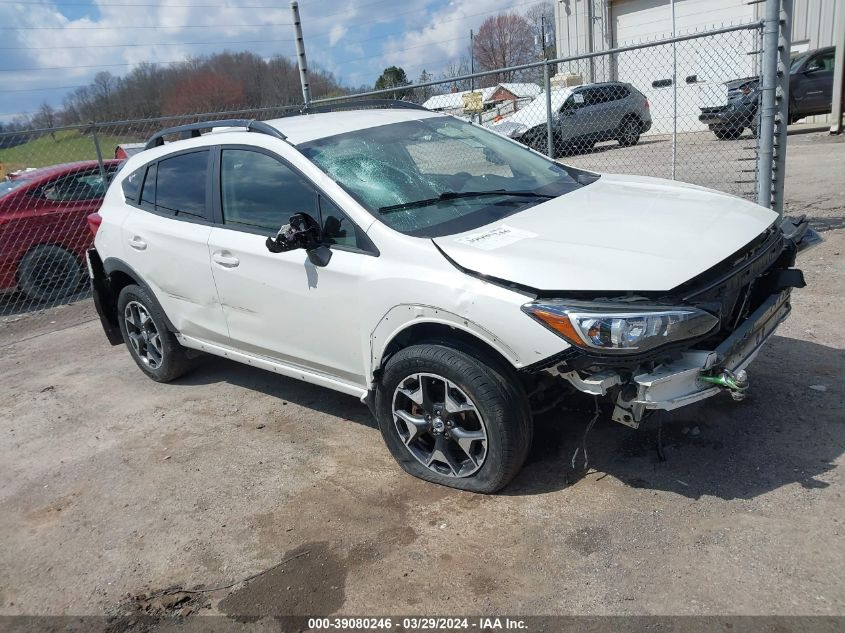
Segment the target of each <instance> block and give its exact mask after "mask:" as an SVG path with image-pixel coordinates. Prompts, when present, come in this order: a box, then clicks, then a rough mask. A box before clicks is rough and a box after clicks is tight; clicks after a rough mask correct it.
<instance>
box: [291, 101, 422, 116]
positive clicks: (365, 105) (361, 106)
mask: <svg viewBox="0 0 845 633" xmlns="http://www.w3.org/2000/svg"><path fill="white" fill-rule="evenodd" d="M377 108H385V109H406V110H425V111H426V112H431V110H429V109H428V108H424V107H422V106H421V105H420V104H418V103H411V102H410V101H399V100H398V99H359V100H357V101H343V102H342V103H330V104H328V105H318V106H316V107H311V106H306V107H304V108H303V109H302V114H317V113H320V112H340V111H343V110H367V109H377Z"/></svg>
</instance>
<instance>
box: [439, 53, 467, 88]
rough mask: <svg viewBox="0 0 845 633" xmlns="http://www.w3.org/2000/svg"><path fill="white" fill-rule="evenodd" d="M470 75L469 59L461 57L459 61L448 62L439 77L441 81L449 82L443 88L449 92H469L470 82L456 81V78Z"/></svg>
mask: <svg viewBox="0 0 845 633" xmlns="http://www.w3.org/2000/svg"><path fill="white" fill-rule="evenodd" d="M469 73H470V64H469V59H467V57H466V56H465V55H462V56H461V57H460V59H457V60H452V61H450V62H449V65H448V66H446V70H444V71H443V74H442V75H441V79H444V80H446V81H449V83H448V84H445V87H446V88H447V90H448V89H451V90H455V91H456V92H457V91H459V90H469V88H470V82H469V81H468V80H466V79H456V77H461V76H463V75H468V74H469Z"/></svg>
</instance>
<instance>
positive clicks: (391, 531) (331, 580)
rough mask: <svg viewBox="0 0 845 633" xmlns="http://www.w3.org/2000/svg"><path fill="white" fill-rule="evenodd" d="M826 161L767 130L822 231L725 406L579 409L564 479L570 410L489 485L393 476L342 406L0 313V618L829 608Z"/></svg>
mask: <svg viewBox="0 0 845 633" xmlns="http://www.w3.org/2000/svg"><path fill="white" fill-rule="evenodd" d="M714 142H715V141H714ZM625 151H626V152H629V151H631V150H625ZM573 162H575V161H573ZM843 173H845V142H843V139H842V138H831V137H828V136H826V135H819V134H813V135H804V136H796V137H793V138H791V139H790V148H789V160H788V178H789V179H788V185H787V187H788V189H787V197H788V200H789V209H790V211H792V212H803V213H808V214H809V215H811V216H812V217H813V219H814V222H815V225H816V226H817V227H818V228H820V229H823V234H824V237H825V239H826V242H825V243H824V244H822V245H821V246H820V247H818V248H816V249H814V250H812V251H810V252H809V253H807V254H806V256H805V257H803V258H802V261H801V262H800V265H801V267H802V268H803V270H804V271H805V274H806V277H807V282H808V284H809V285H808V287H807V288H806V289H804V290H800V291H797V292H795V293H794V295H793V296H794V312H793V315H792V317H791V318H790V319H789V320H788V321H787V323H786V324H784V326H783V327H782V328H781V329H780V330H779V332H778V335H777V336H776V337H774V338H773V340H772V341H771V343H770V344H769V346H768V347H767V348H766V349H765V350H764V351H763V352H762V353H761V355H760V357H759V358H758V359H757V361H756V362H755V363H754V364H753V365H752V367H751V371H750V378H751V385H752V392H751V396H750V397H749V398H748V399H747V400H746V401H744V402H741V403H734V402H733V401H731V400H730V399H729V398H727V397H726V396H725V397H716V398H714V399H711V400H710V401H707V402H705V403H701V404H699V405H696V406H695V407H692V408H687V409H684V410H681V411H678V412H676V413H675V414H672V415H661V416H660V417H658V416H655V418H652V420H651V421H650V422H649V423H648V424H646V425H645V426H644V427H643V428H641V429H640V430H639V431H634V430H632V429H628V428H626V427H623V426H621V425H618V424H614V423H612V422H610V421H605V420H603V421H601V422H600V423H599V424H597V425H596V427H595V429H594V430H593V432H592V434H591V435H590V437H589V440H588V444H587V446H588V449H589V461H590V470H589V471H588V472H587V473H586V474H584V473H583V472H578V471H573V470H572V469H571V468H570V459H571V456H572V453H573V451H574V449H575V448H576V446H578V445H579V443H580V441H581V434H582V432H583V428H584V425H585V424H586V422H587V421H588V420H589V418H590V413H591V411H590V403H589V402H586V403H574V404H573V407H572V408H571V409H567V410H566V411H562V412H558V413H554V414H550V415H547V416H545V417H544V418H542V419H541V420H539V421H538V427H537V433H536V440H535V445H534V449H533V451H532V454H531V457H530V461H529V463H528V465H527V466H526V467H525V469H524V471H523V472H522V473H521V474H520V475H519V476H518V478H517V479H516V480H515V481H514V482H513V484H511V485H510V486H509V487H508V488H506V489H505V490H504V491H503V493H502V494H500V495H497V496H479V495H473V494H468V493H462V492H457V491H453V490H450V489H447V488H442V487H437V486H433V485H431V484H427V483H424V482H421V481H418V480H415V479H413V478H411V477H409V476H407V475H405V474H403V473H402V472H401V471H400V469H399V468H398V467H397V466H396V465H395V464H394V462H393V461H392V459H391V458H390V456H389V454H388V452H387V450H386V448H385V447H384V445H383V444H382V441H381V438H380V436H379V434H378V431H377V429H376V428H375V427H374V424H373V422H372V421H371V419H370V416H369V414H368V412H367V410H366V408H365V407H364V406H363V405H362V404H360V403H359V402H357V401H356V400H355V399H354V398H351V397H348V396H344V395H341V394H337V393H334V392H331V391H328V390H325V389H320V388H318V387H313V386H310V385H307V384H304V383H300V382H296V381H293V380H288V379H284V378H281V377H278V376H275V375H271V374H269V373H265V372H262V371H260V370H256V369H254V368H251V367H246V366H242V365H238V364H235V363H232V362H229V361H226V360H223V359H209V360H208V361H207V362H206V363H205V364H204V365H203V367H202V368H200V369H199V370H198V371H196V372H195V373H193V374H191V375H190V376H187V377H185V378H184V379H182V380H179V381H177V382H175V383H172V384H168V385H161V384H156V383H153V382H151V381H149V380H146V379H144V378H143V377H142V375H141V374H140V372H139V371H138V370H137V369H136V367H135V365H134V364H133V363H132V362H131V360H130V358H129V355H128V353H127V352H126V350H125V349H123V348H121V347H114V348H112V347H110V346H108V345H107V343H106V341H105V338H104V336H103V334H102V331H101V328H100V325H99V323H98V322H97V321H93V320H91V318H92V313H91V308H90V303H89V302H87V301H86V302H80V303H77V304H74V305H71V306H67V307H64V308H60V309H54V310H53V311H51V312H50V313H48V315H47V316H46V317H44V316H42V317H39V318H38V319H37V320H35V319H34V317H33V322H32V323H28V321H27V319H28V318H27V317H24V318H22V319H19V320H16V321H14V322H8V323H6V324H5V325H4V327H3V328H2V329H0V380H2V384H3V386H4V388H3V390H2V392H0V437H2V438H3V441H2V443H0V541H2V548H0V569H2V570H3V573H2V574H0V615H17V614H28V615H60V614H65V615H67V614H78V615H81V614H88V615H109V614H116V613H152V614H160V613H174V612H180V611H181V612H183V613H191V612H199V613H208V614H212V613H218V614H223V615H228V616H232V617H234V616H243V615H250V616H269V615H280V614H311V615H315V614H317V615H326V614H331V613H344V614H362V615H373V614H389V613H394V614H399V613H402V614H425V615H431V614H449V613H452V614H457V613H464V614H500V613H507V614H686V615H694V614H783V615H796V614H797V615H802V614H804V615H808V614H813V615H845V546H844V545H845V543H843V540H844V538H843V537H845V525H843V522H845V503H843V498H842V495H843V484H844V483H845V482H843V475H842V465H843V461H845V458H844V457H843V452H845V416H843V410H845V409H843V398H845V372H844V371H843V369H844V368H845V345H843V342H842V335H841V332H842V330H843V327H845V306H843V292H842V291H843V287H845V286H843V279H845V275H843V272H845V271H843V267H845V266H843V258H842V256H841V253H842V251H843V249H845V230H843V221H845V192H844V191H843V190H845V185H843V181H842V174H843ZM50 321H56V323H50ZM56 328H62V329H56ZM659 426H662V431H661V435H662V440H663V443H664V445H665V453H666V458H667V459H666V461H660V460H659V459H658V457H657V451H656V445H657V436H658V428H659ZM280 563H281V565H280ZM259 572H266V573H264V574H262V575H260V576H258V577H257V578H255V579H253V580H251V581H249V582H246V583H235V581H238V580H240V579H243V578H246V577H249V576H251V575H253V574H256V573H259ZM231 583H235V584H234V585H233V586H232V587H228V588H225V589H221V590H219V591H211V592H207V593H204V594H182V593H179V592H178V591H177V590H178V589H183V588H194V587H198V586H203V587H206V588H209V587H217V586H222V585H229V584H231ZM167 588H175V589H173V591H172V592H171V593H168V594H166V595H163V594H161V593H159V592H160V591H161V590H164V589H167Z"/></svg>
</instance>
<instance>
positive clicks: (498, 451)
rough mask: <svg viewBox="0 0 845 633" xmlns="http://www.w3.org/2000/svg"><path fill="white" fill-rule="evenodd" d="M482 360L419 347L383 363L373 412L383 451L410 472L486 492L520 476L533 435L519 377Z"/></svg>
mask: <svg viewBox="0 0 845 633" xmlns="http://www.w3.org/2000/svg"><path fill="white" fill-rule="evenodd" d="M482 358H484V356H483V354H474V353H471V352H469V351H467V352H465V351H458V350H456V349H453V348H451V347H447V346H445V345H441V344H420V345H414V346H412V347H407V348H405V349H403V350H401V351H399V352H397V353H396V354H395V355H393V356H392V357H391V358H390V360H389V361H388V362H387V364H386V366H385V368H384V372H383V374H382V376H381V380H380V381H379V384H378V386H377V388H376V393H375V411H376V416H377V418H378V424H379V429H380V430H381V434H382V437H383V438H384V441H385V443H386V444H387V448H388V449H389V450H390V453H391V454H392V455H393V457H394V459H396V461H397V462H398V463H399V465H400V466H401V467H402V468H403V469H404V470H405V471H406V472H408V473H409V474H411V475H413V476H415V477H419V478H420V479H424V480H426V481H430V482H433V483H437V484H441V485H444V486H449V487H452V488H458V489H461V490H469V491H472V492H478V493H485V494H487V493H493V492H496V491H497V490H499V489H500V488H502V487H503V486H505V485H506V484H507V483H508V482H510V481H511V479H513V477H514V476H515V475H516V474H517V473H518V472H519V470H520V468H521V467H522V464H523V463H524V462H525V458H526V456H527V454H528V450H529V448H530V446H531V437H532V431H533V426H532V419H531V414H530V411H529V409H528V404H527V401H526V398H525V395H524V393H523V391H522V389H521V387H520V386H519V384H518V379H517V377H516V376H515V375H509V374H512V372H511V371H510V370H508V368H506V367H504V366H500V365H499V364H498V363H496V362H495V361H492V359H485V360H482ZM447 394H448V396H447ZM426 462H427V463H426Z"/></svg>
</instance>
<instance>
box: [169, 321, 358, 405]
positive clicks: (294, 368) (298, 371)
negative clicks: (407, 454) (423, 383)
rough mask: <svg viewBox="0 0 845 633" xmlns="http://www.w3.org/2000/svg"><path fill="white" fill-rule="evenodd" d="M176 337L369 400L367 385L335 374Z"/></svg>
mask: <svg viewBox="0 0 845 633" xmlns="http://www.w3.org/2000/svg"><path fill="white" fill-rule="evenodd" d="M176 338H177V339H178V341H179V342H180V343H181V344H182V345H184V346H185V347H189V348H191V349H196V350H199V351H202V352H207V353H209V354H214V355H215V356H222V357H223V358H230V359H232V360H235V361H237V362H239V363H243V364H244V365H252V366H253V367H258V368H260V369H265V370H267V371H272V372H275V373H277V374H281V375H282V376H287V377H288V378H296V379H297V380H302V381H305V382H307V383H311V384H312V385H318V386H320V387H327V388H328V389H333V390H334V391H339V392H341V393H345V394H348V395H350V396H356V397H357V398H359V399H360V400H361V402H363V403H365V404H366V402H367V389H366V387H363V386H361V385H356V384H353V383H350V382H347V381H345V380H341V379H340V378H337V377H335V376H331V375H329V374H323V373H320V372H316V371H314V370H311V369H305V368H304V367H300V366H298V365H289V364H286V363H282V362H279V361H277V360H274V359H271V358H267V357H265V356H257V355H255V354H247V353H245V352H239V351H237V350H233V349H231V348H229V347H224V346H222V345H217V344H214V343H208V342H206V341H203V340H200V339H197V338H193V337H191V336H185V335H184V334H177V335H176Z"/></svg>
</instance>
